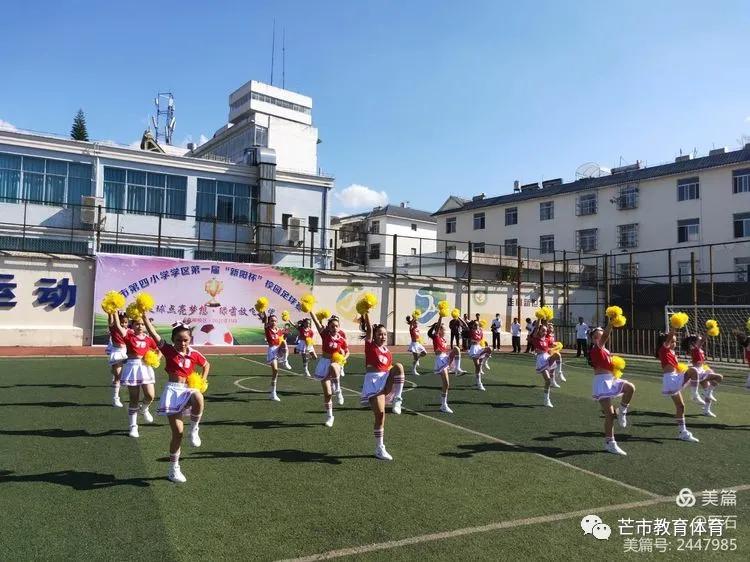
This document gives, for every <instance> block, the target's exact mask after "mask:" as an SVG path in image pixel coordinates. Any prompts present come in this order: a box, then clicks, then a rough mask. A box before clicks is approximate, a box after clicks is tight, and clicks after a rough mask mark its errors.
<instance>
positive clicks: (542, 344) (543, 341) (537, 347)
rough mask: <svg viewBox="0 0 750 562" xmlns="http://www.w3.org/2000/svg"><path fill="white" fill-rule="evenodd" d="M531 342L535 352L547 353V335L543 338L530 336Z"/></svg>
mask: <svg viewBox="0 0 750 562" xmlns="http://www.w3.org/2000/svg"><path fill="white" fill-rule="evenodd" d="M531 343H532V345H533V346H534V351H536V352H537V353H547V352H548V351H549V340H548V339H547V336H545V337H543V338H540V337H539V336H532V338H531Z"/></svg>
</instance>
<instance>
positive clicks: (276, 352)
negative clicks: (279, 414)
mask: <svg viewBox="0 0 750 562" xmlns="http://www.w3.org/2000/svg"><path fill="white" fill-rule="evenodd" d="M260 320H261V322H263V328H264V329H265V332H266V343H267V344H268V351H267V352H266V365H270V366H271V392H269V394H268V398H269V399H270V400H273V401H274V402H281V398H279V395H278V394H276V385H277V382H278V379H279V363H280V362H281V363H283V366H284V368H285V369H287V370H290V369H291V368H292V367H291V365H289V352H288V348H287V345H286V340H285V339H284V330H282V329H281V327H280V326H279V319H278V318H277V317H276V315H275V314H268V315H267V314H266V313H265V312H261V313H260Z"/></svg>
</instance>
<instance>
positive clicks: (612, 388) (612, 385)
mask: <svg viewBox="0 0 750 562" xmlns="http://www.w3.org/2000/svg"><path fill="white" fill-rule="evenodd" d="M611 331H612V324H611V323H610V324H608V325H607V327H606V328H605V329H602V328H600V327H597V328H594V329H593V330H592V331H591V351H590V354H589V362H590V363H591V366H592V367H593V368H594V380H593V383H592V386H591V395H592V396H593V398H594V400H598V401H599V404H600V405H601V407H602V413H603V414H604V450H605V451H607V452H608V453H613V454H615V455H623V456H626V455H627V453H626V452H625V451H623V450H622V449H620V447H619V446H618V445H617V441H615V418H617V421H618V422H619V424H620V427H623V428H624V427H627V426H628V419H627V413H628V406H629V405H630V401H631V400H632V399H633V393H635V385H634V384H633V383H631V382H630V381H626V380H625V379H618V378H615V376H614V374H613V368H612V355H611V354H610V353H609V350H608V349H607V348H606V347H605V345H606V343H607V340H608V339H609V334H610V332H611ZM618 396H622V398H620V405H619V406H618V407H617V409H615V407H614V406H613V405H612V399H613V398H617V397H618Z"/></svg>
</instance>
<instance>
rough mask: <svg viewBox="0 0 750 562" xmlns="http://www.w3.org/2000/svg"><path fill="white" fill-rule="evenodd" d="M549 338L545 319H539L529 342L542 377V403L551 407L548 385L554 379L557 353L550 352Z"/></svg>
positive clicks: (537, 369) (538, 371)
mask: <svg viewBox="0 0 750 562" xmlns="http://www.w3.org/2000/svg"><path fill="white" fill-rule="evenodd" d="M549 341H550V340H548V339H547V321H546V320H540V321H539V322H538V323H537V325H536V327H535V328H534V331H533V332H531V344H532V347H533V349H534V352H535V353H536V372H537V373H539V374H540V375H542V378H543V379H544V405H545V406H546V407H547V408H553V407H554V406H553V405H552V401H551V400H550V386H552V381H553V379H554V374H553V373H554V372H555V363H556V361H557V358H558V357H559V355H558V354H550V353H549V349H550V343H549Z"/></svg>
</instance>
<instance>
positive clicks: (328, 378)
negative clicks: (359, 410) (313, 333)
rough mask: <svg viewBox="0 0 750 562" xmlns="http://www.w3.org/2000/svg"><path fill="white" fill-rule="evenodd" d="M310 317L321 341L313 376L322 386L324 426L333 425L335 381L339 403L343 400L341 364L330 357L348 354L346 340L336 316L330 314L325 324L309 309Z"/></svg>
mask: <svg viewBox="0 0 750 562" xmlns="http://www.w3.org/2000/svg"><path fill="white" fill-rule="evenodd" d="M310 318H312V321H313V324H315V327H316V328H317V329H318V334H320V339H321V341H322V343H321V356H320V358H319V359H318V363H317V365H315V373H313V376H314V377H315V378H316V379H317V380H319V381H320V383H321V386H322V387H323V406H324V408H325V412H326V421H325V425H326V427H333V384H334V383H336V389H337V390H338V394H339V396H340V400H339V403H342V402H343V395H342V394H340V393H341V387H340V386H339V384H338V382H339V375H340V373H341V365H340V364H339V363H334V362H333V361H332V360H331V358H332V357H333V354H334V353H341V354H342V355H344V356H345V357H346V356H347V355H348V346H347V344H346V340H345V339H344V337H343V336H342V332H341V330H340V329H339V319H338V317H336V316H331V317H330V318H329V319H328V322H327V323H326V326H325V327H323V325H322V324H321V323H320V321H319V320H318V318H317V317H316V316H315V314H314V313H313V312H312V311H311V312H310Z"/></svg>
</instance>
